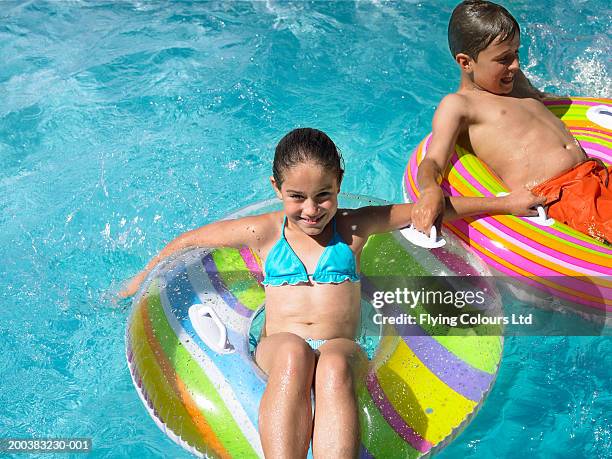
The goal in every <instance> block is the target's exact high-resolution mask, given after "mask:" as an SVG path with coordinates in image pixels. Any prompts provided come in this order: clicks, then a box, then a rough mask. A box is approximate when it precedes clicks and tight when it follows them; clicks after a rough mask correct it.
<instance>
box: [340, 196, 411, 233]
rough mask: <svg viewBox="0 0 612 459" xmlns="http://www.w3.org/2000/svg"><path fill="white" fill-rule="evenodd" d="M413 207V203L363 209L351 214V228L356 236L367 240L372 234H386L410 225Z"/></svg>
mask: <svg viewBox="0 0 612 459" xmlns="http://www.w3.org/2000/svg"><path fill="white" fill-rule="evenodd" d="M413 207H414V204H413V203H406V204H391V205H388V206H367V207H362V208H360V209H356V210H354V211H353V212H351V214H350V216H351V220H350V222H351V224H350V226H351V228H352V229H353V232H354V233H355V234H356V235H358V236H359V237H362V238H364V240H365V239H367V238H368V236H370V235H371V234H377V233H386V232H387V231H393V230H396V229H400V228H404V227H406V226H408V225H410V223H412V210H413Z"/></svg>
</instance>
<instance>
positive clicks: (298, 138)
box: [272, 128, 344, 188]
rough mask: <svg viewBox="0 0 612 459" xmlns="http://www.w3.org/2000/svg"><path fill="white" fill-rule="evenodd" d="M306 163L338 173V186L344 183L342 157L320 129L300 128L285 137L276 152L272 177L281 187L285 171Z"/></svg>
mask: <svg viewBox="0 0 612 459" xmlns="http://www.w3.org/2000/svg"><path fill="white" fill-rule="evenodd" d="M306 162H314V163H316V164H319V165H321V166H323V168H325V169H327V170H329V171H332V172H334V173H336V175H337V176H338V184H340V182H341V181H342V175H343V174H344V167H343V161H342V156H341V154H340V152H339V151H338V149H337V148H336V144H334V142H333V141H332V139H330V138H329V137H328V135H327V134H325V133H324V132H322V131H319V130H318V129H312V128H298V129H294V130H293V131H291V132H289V133H288V134H287V135H285V137H283V138H282V139H281V140H280V142H278V145H277V146H276V150H275V151H274V163H273V165H272V175H273V176H274V180H276V184H277V186H278V187H279V188H280V187H281V184H282V183H283V178H284V177H283V175H284V172H285V171H287V170H288V169H290V168H292V167H294V166H296V165H298V164H300V163H306Z"/></svg>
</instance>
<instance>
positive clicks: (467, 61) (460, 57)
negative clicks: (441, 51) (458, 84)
mask: <svg viewBox="0 0 612 459" xmlns="http://www.w3.org/2000/svg"><path fill="white" fill-rule="evenodd" d="M455 62H457V64H459V67H461V70H463V71H464V72H467V73H472V58H471V57H470V56H468V55H467V54H464V53H459V54H457V55H456V56H455Z"/></svg>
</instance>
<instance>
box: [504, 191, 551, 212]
mask: <svg viewBox="0 0 612 459" xmlns="http://www.w3.org/2000/svg"><path fill="white" fill-rule="evenodd" d="M498 199H503V200H504V208H505V209H506V213H508V214H512V215H516V216H517V217H534V216H536V215H538V211H537V210H536V209H535V208H536V207H537V206H541V205H544V203H545V202H546V197H544V196H536V195H535V194H533V193H532V192H531V191H530V190H528V189H527V188H519V189H518V190H514V191H513V192H511V193H510V194H508V195H506V196H503V197H501V198H498Z"/></svg>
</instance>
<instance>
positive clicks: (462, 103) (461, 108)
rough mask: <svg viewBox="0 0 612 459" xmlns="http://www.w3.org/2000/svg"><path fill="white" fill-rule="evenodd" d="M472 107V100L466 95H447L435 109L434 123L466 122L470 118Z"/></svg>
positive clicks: (455, 93)
mask: <svg viewBox="0 0 612 459" xmlns="http://www.w3.org/2000/svg"><path fill="white" fill-rule="evenodd" d="M473 105H474V101H473V99H472V98H471V97H470V96H468V95H466V94H463V93H461V92H453V93H450V94H447V95H446V96H444V97H443V98H442V100H441V101H440V103H439V104H438V108H436V113H435V115H434V123H435V122H442V123H447V122H451V121H453V120H466V119H468V118H470V113H471V112H472V107H473Z"/></svg>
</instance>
